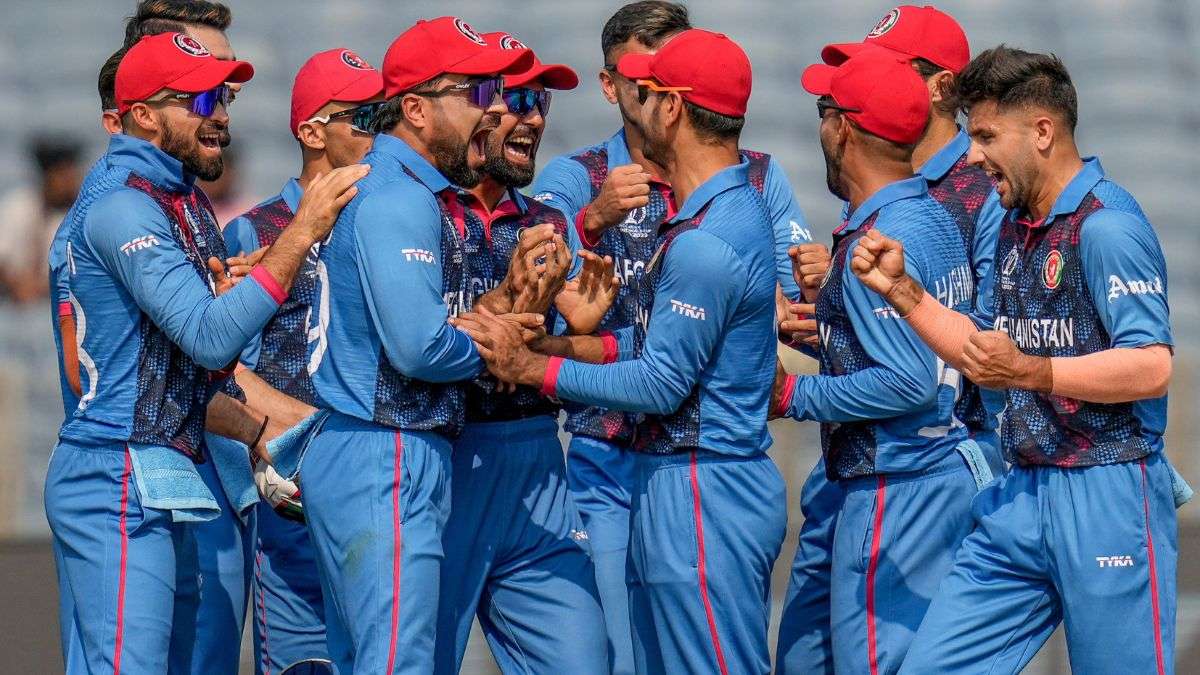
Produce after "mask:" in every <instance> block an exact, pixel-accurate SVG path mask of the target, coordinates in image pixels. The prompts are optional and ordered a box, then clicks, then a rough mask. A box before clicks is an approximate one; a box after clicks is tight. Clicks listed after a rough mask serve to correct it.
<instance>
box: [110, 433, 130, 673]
mask: <svg viewBox="0 0 1200 675" xmlns="http://www.w3.org/2000/svg"><path fill="white" fill-rule="evenodd" d="M132 471H133V460H132V459H131V458H130V457H129V446H128V445H127V446H125V471H124V472H123V473H122V474H121V575H120V581H118V582H117V636H116V640H115V646H114V647H113V675H121V643H122V642H123V641H124V638H125V570H126V568H127V567H128V563H129V528H128V525H127V524H126V515H127V514H128V512H129V474H130V473H131V472H132Z"/></svg>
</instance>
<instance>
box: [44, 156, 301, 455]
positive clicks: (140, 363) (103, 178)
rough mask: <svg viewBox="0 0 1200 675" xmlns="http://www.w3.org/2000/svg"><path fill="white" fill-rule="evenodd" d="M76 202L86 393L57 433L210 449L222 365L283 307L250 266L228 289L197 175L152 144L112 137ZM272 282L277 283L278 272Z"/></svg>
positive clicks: (72, 235) (74, 300)
mask: <svg viewBox="0 0 1200 675" xmlns="http://www.w3.org/2000/svg"><path fill="white" fill-rule="evenodd" d="M100 161H101V162H102V163H103V174H102V175H93V180H92V181H90V184H89V186H88V189H87V191H86V192H84V193H82V194H81V195H80V197H79V199H78V200H77V203H76V207H75V208H72V211H71V214H70V218H69V222H68V224H67V227H69V233H68V234H67V238H66V246H65V255H66V266H67V271H68V278H69V283H68V293H69V297H70V302H71V304H72V306H73V309H74V314H75V322H76V334H77V341H78V342H79V344H80V346H79V363H80V370H81V373H80V375H81V385H82V389H83V392H84V393H83V396H82V397H81V399H80V401H79V403H78V405H77V407H76V409H75V411H74V413H73V414H72V415H71V416H70V417H69V418H68V419H67V421H66V422H65V423H64V424H63V427H62V430H61V431H60V438H62V439H63V440H67V441H71V442H73V443H77V444H106V443H111V442H118V441H126V442H130V443H137V444H142V445H148V446H164V447H172V448H175V449H177V450H179V451H181V452H183V453H184V454H186V455H187V456H189V457H191V458H192V459H194V460H199V459H200V458H201V457H202V452H201V442H202V439H203V430H204V418H205V409H206V407H207V405H208V402H209V400H210V399H211V398H212V395H213V394H214V393H215V392H216V390H217V389H218V388H219V387H220V386H222V383H223V381H224V380H225V379H226V378H225V377H224V375H223V374H221V373H217V372H214V371H220V370H222V369H223V368H225V367H226V366H228V365H229V364H230V363H232V362H233V361H234V359H236V358H237V355H238V352H239V351H240V350H241V349H242V347H243V346H244V345H245V344H246V343H247V342H248V341H249V340H250V338H251V337H252V336H254V335H255V334H257V333H258V332H259V331H260V330H261V329H262V327H263V325H264V324H265V323H266V322H267V320H268V319H270V318H271V316H272V315H273V314H274V313H275V310H276V309H277V308H278V306H279V303H278V301H277V299H276V297H275V293H277V292H278V285H277V284H275V285H274V289H273V291H272V290H268V289H267V288H265V287H264V286H263V285H262V284H261V283H260V282H259V281H258V279H257V278H256V276H257V275H255V276H252V277H251V278H250V279H248V280H247V281H246V282H245V283H241V284H238V285H237V286H235V287H234V288H233V289H232V290H230V291H229V292H227V293H225V294H224V295H222V296H221V297H219V298H218V297H215V284H214V281H213V279H212V278H211V273H210V272H209V270H208V267H207V259H208V258H209V257H210V256H215V257H217V258H219V259H222V260H223V259H224V258H225V257H226V255H225V245H224V242H223V241H222V240H221V235H220V231H219V229H218V227H217V223H216V220H215V218H214V217H213V215H212V209H211V206H210V205H209V204H208V200H207V198H206V197H205V196H204V194H203V193H202V192H201V191H200V190H199V189H198V188H196V187H195V185H194V182H195V176H192V175H191V174H188V173H186V172H185V171H184V168H183V165H182V164H181V163H180V162H179V161H178V160H177V159H175V158H173V157H171V156H170V155H168V154H166V153H165V152H163V151H162V150H160V149H158V148H156V147H155V146H154V145H152V144H150V143H148V142H146V141H143V140H140V139H137V138H134V137H132V136H127V135H124V134H118V135H115V136H113V137H112V139H111V140H110V142H109V148H108V153H107V154H106V155H105V156H104V157H103V158H102V159H101V160H100ZM269 283H273V280H271V281H270V282H269Z"/></svg>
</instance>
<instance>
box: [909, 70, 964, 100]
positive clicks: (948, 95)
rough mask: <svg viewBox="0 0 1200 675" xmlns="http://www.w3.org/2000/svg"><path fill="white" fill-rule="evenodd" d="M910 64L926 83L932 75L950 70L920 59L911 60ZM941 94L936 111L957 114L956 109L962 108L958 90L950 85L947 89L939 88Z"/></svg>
mask: <svg viewBox="0 0 1200 675" xmlns="http://www.w3.org/2000/svg"><path fill="white" fill-rule="evenodd" d="M912 64H913V66H914V67H915V68H916V69H917V74H918V75H920V76H921V79H922V80H925V81H926V82H928V81H929V78H931V77H933V76H934V75H937V74H938V73H940V72H943V71H946V70H950V69H949V68H943V67H941V66H939V65H938V64H936V63H934V62H933V61H929V60H926V59H923V58H920V57H917V58H915V59H913V60H912ZM941 94H942V102H941V103H940V104H938V110H940V111H941V112H944V113H951V114H954V113H957V112H958V109H959V108H961V107H962V104H961V103H959V101H958V89H957V88H956V87H955V86H954V85H953V84H951V85H950V86H949V87H941Z"/></svg>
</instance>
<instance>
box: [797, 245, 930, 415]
mask: <svg viewBox="0 0 1200 675" xmlns="http://www.w3.org/2000/svg"><path fill="white" fill-rule="evenodd" d="M852 253H853V251H848V252H847V258H849V257H850V256H851V255H852ZM905 258H906V260H905V267H906V268H907V269H908V270H909V274H910V275H912V276H913V277H914V278H917V279H918V280H919V281H921V282H922V283H924V281H925V280H924V279H923V278H922V276H923V275H922V273H921V270H920V267H919V266H918V265H916V264H915V263H914V261H913V260H912V258H910V257H909V255H908V253H907V251H906V252H905ZM842 295H843V300H844V302H845V305H846V313H847V314H848V316H849V318H850V323H851V325H852V326H853V327H854V333H855V335H856V337H857V338H858V340H859V342H860V343H861V344H862V346H863V349H864V350H865V351H866V352H867V356H868V357H869V358H870V359H871V362H872V363H871V365H870V366H868V367H866V368H864V369H862V370H859V371H857V372H855V373H851V374H849V375H806V376H800V377H797V378H796V388H795V390H794V391H793V392H792V400H791V406H790V407H789V409H788V415H789V416H790V417H794V418H795V419H798V420H815V421H818V422H852V421H860V420H878V419H886V418H890V417H897V416H899V415H903V414H905V413H908V412H910V411H913V410H918V409H920V408H923V407H925V406H926V405H928V404H929V402H930V401H932V400H933V399H934V398H935V397H936V395H937V384H938V383H937V359H936V357H935V356H934V354H933V352H931V351H930V350H929V348H928V347H926V346H925V344H924V343H923V342H922V341H921V339H920V338H919V337H917V334H916V333H915V332H913V330H912V328H910V327H909V325H908V323H907V322H906V321H904V320H903V319H901V318H900V316H899V314H897V313H896V311H895V310H894V309H892V307H891V305H889V304H888V303H887V301H885V300H884V299H883V298H881V297H880V296H879V295H878V294H876V293H874V292H873V291H870V290H868V289H867V287H866V286H863V285H862V283H860V282H859V281H858V279H857V278H856V277H855V276H854V273H853V272H852V271H851V270H850V264H849V262H847V263H846V266H845V268H844V269H843V271H842Z"/></svg>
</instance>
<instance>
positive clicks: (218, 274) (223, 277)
mask: <svg viewBox="0 0 1200 675" xmlns="http://www.w3.org/2000/svg"><path fill="white" fill-rule="evenodd" d="M208 273H209V274H210V275H212V280H213V293H215V294H216V295H217V297H221V296H222V295H225V294H226V293H228V292H229V291H230V290H232V289H233V287H234V286H236V285H237V282H239V281H241V279H240V278H236V279H235V278H234V277H233V276H231V275H230V274H229V272H228V271H226V269H225V265H224V263H222V262H221V259H220V258H218V257H217V256H215V255H214V256H209V257H208Z"/></svg>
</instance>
